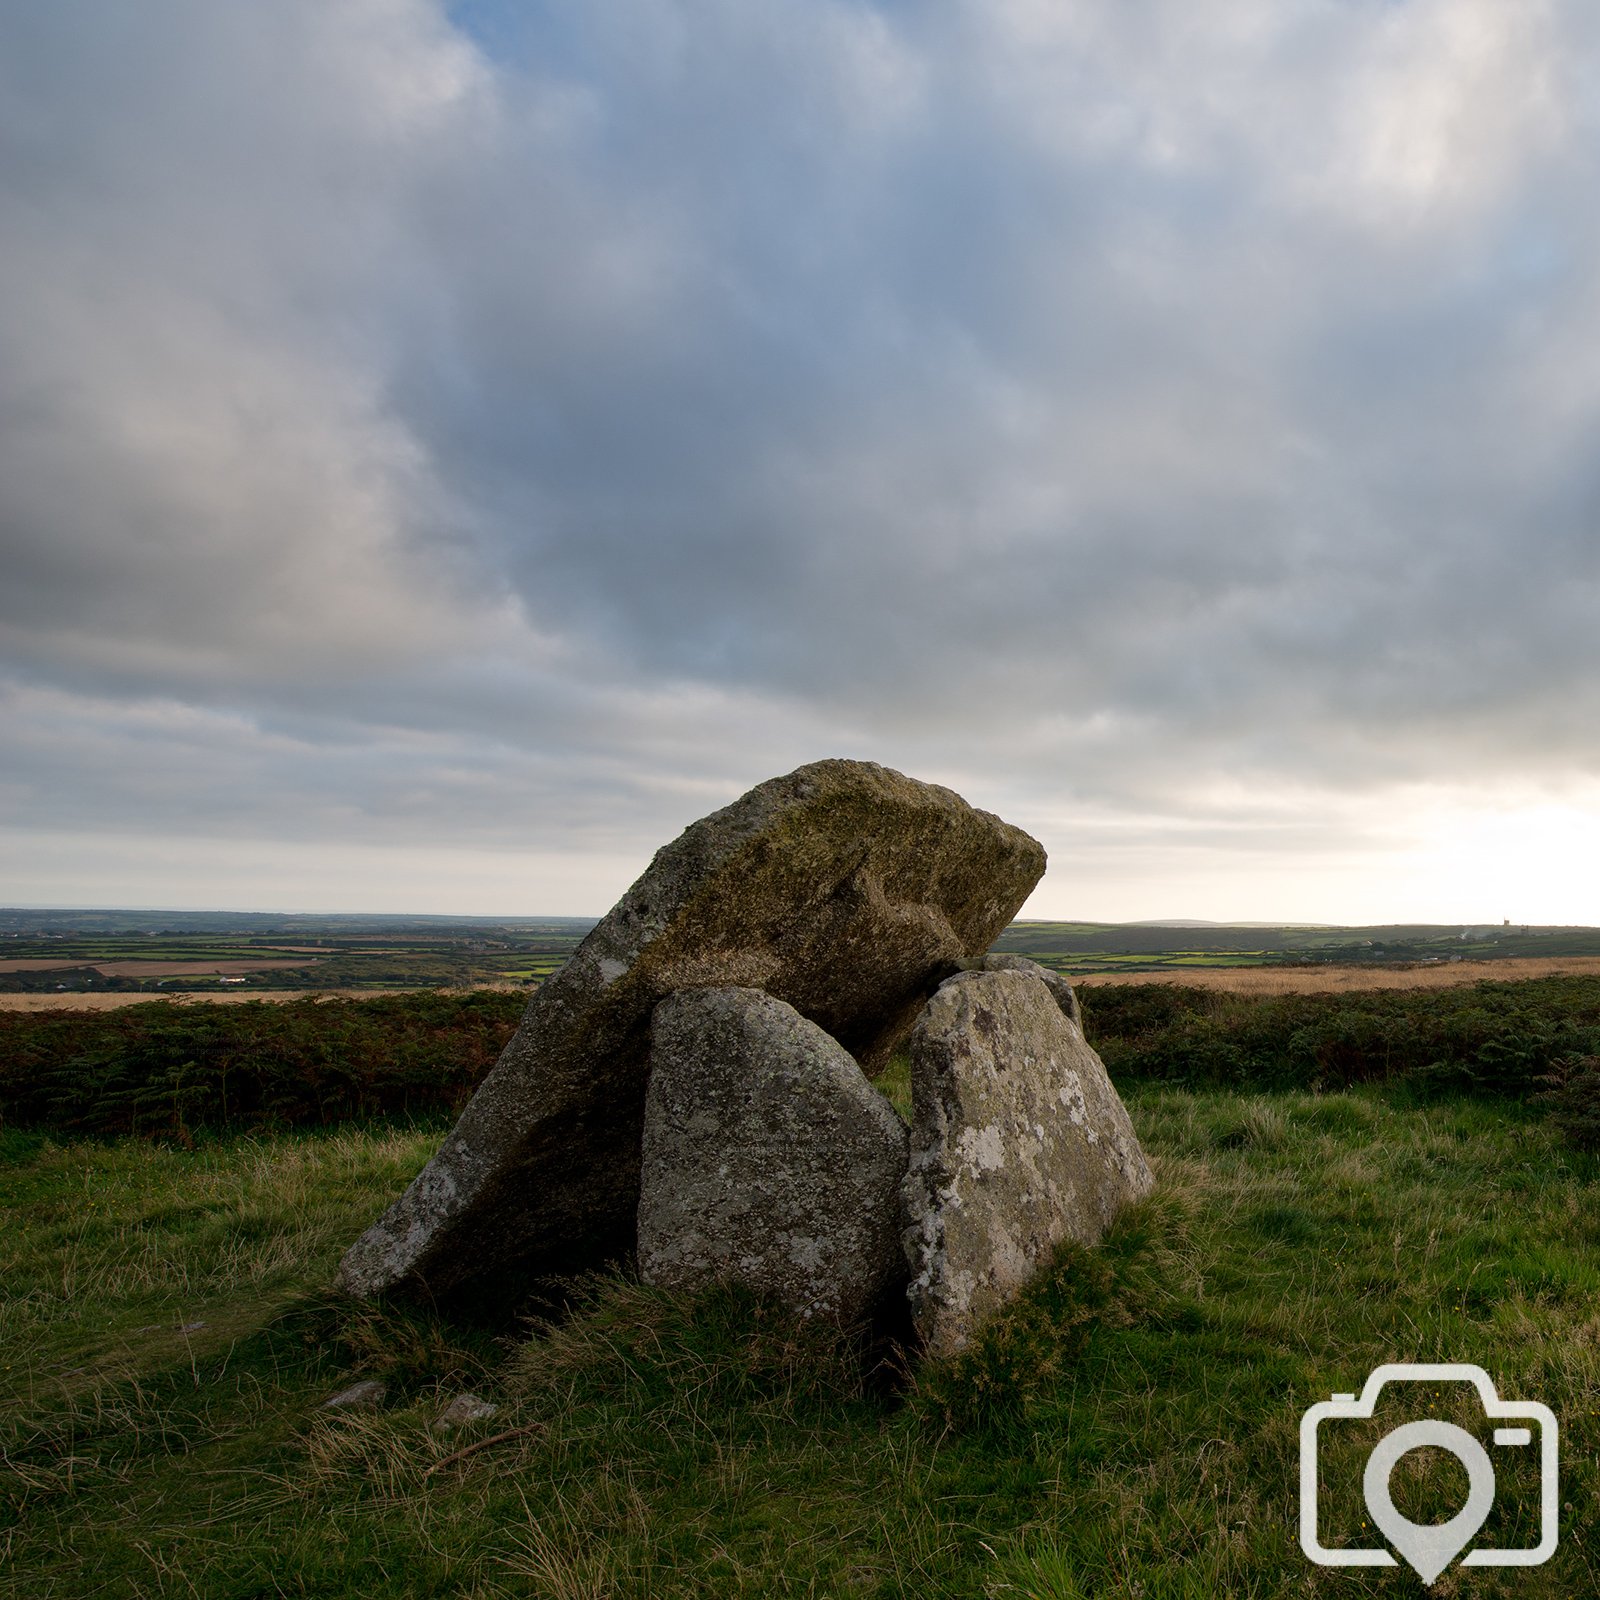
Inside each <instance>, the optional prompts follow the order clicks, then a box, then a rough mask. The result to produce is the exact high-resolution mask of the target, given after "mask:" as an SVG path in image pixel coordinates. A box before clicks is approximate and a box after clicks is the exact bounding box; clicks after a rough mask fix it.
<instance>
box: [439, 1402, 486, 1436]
mask: <svg viewBox="0 0 1600 1600" xmlns="http://www.w3.org/2000/svg"><path fill="white" fill-rule="evenodd" d="M499 1409H500V1407H499V1406H497V1405H496V1404H495V1403H494V1402H493V1401H492V1400H484V1399H481V1398H480V1397H479V1396H477V1395H475V1394H458V1395H457V1396H456V1397H455V1399H453V1400H452V1401H451V1402H450V1404H449V1405H447V1406H446V1407H445V1408H444V1410H443V1411H441V1412H440V1413H439V1415H438V1416H437V1417H435V1418H434V1421H433V1425H434V1427H435V1428H436V1429H437V1430H438V1431H439V1432H440V1433H448V1432H449V1431H450V1430H451V1429H452V1428H461V1427H465V1426H466V1424H467V1423H469V1422H482V1421H483V1419H484V1418H485V1417H492V1416H493V1415H494V1414H495V1412H497V1411H498V1410H499Z"/></svg>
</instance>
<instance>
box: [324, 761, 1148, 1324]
mask: <svg viewBox="0 0 1600 1600" xmlns="http://www.w3.org/2000/svg"><path fill="white" fill-rule="evenodd" d="M1044 865H1045V855H1044V850H1043V848H1042V847H1041V846H1040V845H1039V843H1038V842H1037V841H1036V840H1034V839H1032V838H1030V837H1029V836H1028V835H1027V834H1026V833H1024V832H1023V831H1022V830H1021V829H1019V828H1015V827H1013V826H1011V825H1010V824H1008V823H1006V822H1003V821H1001V820H1000V819H999V818H998V817H995V816H992V815H991V814H989V813H988V812H984V811H979V810H977V809H975V808H974V807H972V806H969V805H968V804H967V803H966V802H965V801H964V800H962V799H961V797H960V796H959V795H957V794H955V793H953V792H952V791H951V790H949V789H944V788H940V787H938V786H936V785H933V784H926V783H920V782H917V781H916V780H914V779H911V778H907V777H905V776H903V775H902V774H900V773H898V772H894V771H891V770H890V769H889V768H887V767H881V766H877V765H874V764H872V763H869V762H859V761H839V760H836V761H819V762H815V763H813V764H811V765H809V766H805V767H801V768H800V769H798V770H797V771H795V772H792V773H789V774H788V775H787V776H785V777H781V778H773V779H771V780H769V781H768V782H766V783H763V784H760V785H758V786H757V787H756V788H754V789H752V790H751V791H750V792H749V793H748V794H746V795H744V796H743V797H742V798H741V799H739V800H736V801H735V802H734V803H733V804H732V805H730V806H727V807H725V808H724V809H723V810H721V811H717V812H714V813H713V814H712V815H710V816H708V817H704V818H702V819H701V820H700V821H699V822H696V823H694V824H692V825H691V826H690V827H689V828H688V829H686V830H685V831H684V833H683V834H682V835H680V836H679V837H678V838H677V839H676V840H674V841H673V842H672V843H671V844H669V845H667V846H665V847H664V848H663V849H662V850H660V851H659V852H657V854H656V856H655V859H654V860H653V861H652V862H651V864H650V866H649V867H648V868H647V869H646V870H645V872H644V874H643V876H642V877H641V878H640V879H639V880H638V882H637V883H635V884H634V885H633V887H632V888H631V889H629V890H628V892H627V893H626V894H625V895H624V896H623V897H622V899H621V900H620V901H619V902H618V903H617V905H616V906H615V907H614V908H613V910H612V911H611V912H610V913H609V914H608V915H607V916H606V917H605V918H604V919H603V920H602V921H601V922H600V923H599V924H598V925H597V926H596V927H595V928H594V929H593V931H592V932H591V933H590V934H589V935H588V937H587V938H585V939H584V941H583V942H582V944H580V945H579V947H578V949H577V950H576V951H575V952H574V954H573V956H572V958H571V960H570V961H568V963H567V964H566V966H564V967H563V968H562V969H561V970H560V971H559V972H557V973H556V974H555V975H554V976H553V977H551V978H550V979H548V980H547V981H546V982H545V983H544V984H543V985H542V986H541V988H540V989H539V990H538V991H537V992H536V993H535V995H534V996H533V999H532V1001H531V1002H530V1004H529V1006H528V1009H527V1011H526V1013H525V1014H524V1016H523V1019H522V1022H521V1025H520V1026H519V1027H518V1029H517V1032H516V1035H515V1036H514V1037H513V1038H512V1040H511V1042H510V1043H509V1044H508V1045H507V1046H506V1048H505V1050H504V1052H503V1053H502V1055H501V1057H500V1059H499V1061H498V1062H497V1063H496V1065H495V1066H494V1068H493V1070H492V1071H491V1072H490V1073H489V1075H488V1077H487V1078H485V1079H484V1081H483V1083H482V1085H481V1086H480V1087H479V1089H478V1092H477V1094H476V1095H475V1096H474V1097H473V1099H472V1101H471V1102H470V1104H469V1105H468V1106H467V1108H466V1110H465V1111H464V1112H463V1113H462V1116H461V1119H460V1121H459V1122H458V1123H457V1124H456V1126H455V1128H454V1129H453V1130H452V1131H451V1132H450V1134H449V1135H448V1136H447V1137H446V1139H445V1140H444V1143H443V1144H442V1145H441V1146H440V1148H439V1150H438V1152H437V1153H436V1154H435V1156H434V1157H433V1159H432V1160H431V1161H430V1162H429V1163H428V1165H427V1166H426V1167H425V1168H424V1169H423V1170H422V1172H421V1173H420V1174H419V1175H418V1176H417V1178H416V1179H415V1181H414V1182H413V1183H412V1184H411V1186H410V1187H409V1188H408V1189H407V1190H406V1191H405V1192H404V1193H403V1194H402V1195H401V1196H400V1197H399V1199H397V1200H396V1201H395V1202H394V1204H393V1205H392V1206H390V1208H389V1209H388V1211H387V1212H385V1213H384V1215H383V1216H382V1217H380V1218H379V1219H378V1220H377V1221H376V1222H375V1223H374V1224H373V1225H372V1227H370V1228H369V1229H368V1230H367V1231H366V1233H364V1234H363V1235H362V1236H361V1237H360V1238H359V1239H358V1240H357V1241H356V1242H355V1244H354V1245H352V1246H351V1248H350V1250H349V1251H348V1252H347V1253H346V1255H345V1257H344V1260H343V1262H342V1263H341V1265H340V1269H339V1281H340V1284H341V1286H342V1288H343V1289H344V1290H345V1291H346V1292H347V1293H349V1294H352V1295H354V1296H357V1297H360V1298H370V1297H373V1296H377V1295H383V1294H388V1293H391V1292H399V1293H411V1294H420V1295H424V1296H427V1297H429V1298H440V1297H444V1296H448V1295H450V1294H451V1293H453V1292H456V1291H458V1290H460V1289H462V1288H464V1287H465V1286H467V1285H469V1284H471V1283H473V1282H474V1281H475V1280H484V1279H487V1278H489V1277H491V1276H492V1275H493V1274H496V1273H498V1272H500V1271H503V1270H506V1269H515V1270H523V1271H538V1270H540V1269H541V1268H544V1269H547V1270H549V1269H554V1268H556V1267H560V1268H562V1269H566V1270H570V1269H571V1268H572V1267H573V1266H574V1265H581V1264H583V1263H584V1262H586V1261H587V1262H590V1263H592V1262H594V1261H597V1260H600V1259H604V1258H605V1257H606V1256H607V1255H610V1254H614V1253H616V1251H617V1250H618V1249H619V1247H620V1248H627V1247H629V1246H631V1247H633V1248H634V1249H636V1251H637V1255H638V1261H639V1267H640V1271H641V1274H642V1275H643V1276H644V1277H645V1279H646V1280H647V1281H650V1282H652V1283H657V1284H662V1285H669V1286H680V1287H685V1288H696V1287H700V1286H704V1285H708V1284H711V1283H716V1282H730V1281H731V1282H735V1283H740V1284H743V1285H745V1286H747V1287H749V1288H751V1289H754V1290H756V1291H757V1292H759V1293H761V1294H763V1295H766V1296H769V1297H771V1298H773V1299H775V1300H777V1301H778V1302H780V1303H782V1304H783V1305H785V1306H786V1307H788V1308H789V1310H790V1311H791V1312H792V1313H793V1314H794V1315H796V1316H799V1317H817V1316H821V1317H826V1318H829V1319H831V1320H834V1321H837V1322H839V1323H840V1324H841V1325H851V1324H855V1323H859V1322H861V1321H863V1320H865V1319H866V1318H868V1317H870V1316H872V1315H873V1314H874V1313H876V1312H878V1311H881V1310H882V1309H884V1307H885V1306H886V1304H887V1303H888V1302H889V1301H890V1300H891V1299H892V1298H893V1297H896V1296H898V1295H900V1294H905V1295H907V1296H908V1297H909V1302H910V1309H911V1314H912V1317H913V1320H914V1323H915V1326H916V1329H917V1332H918V1334H919V1336H920V1337H921V1340H922V1342H923V1344H924V1345H925V1347H926V1348H927V1349H928V1350H929V1351H930V1352H932V1353H935V1354H943V1353H949V1352H952V1351H955V1350H958V1349H960V1348H961V1347H962V1346H963V1345H964V1344H966V1343H967V1342H968V1341H969V1340H970V1338H971V1337H972V1334H973V1332H974V1330H975V1329H976V1328H977V1327H979V1326H980V1325H981V1323H982V1321H983V1319H984V1317H985V1316H987V1315H988V1314H989V1313H990V1312H992V1311H993V1310H995V1309H996V1308H998V1307H999V1306H1001V1305H1003V1304H1004V1303H1005V1302H1006V1301H1007V1300H1008V1299H1009V1298H1010V1297H1011V1296H1013V1295H1014V1294H1015V1293H1016V1292H1017V1291H1018V1290H1019V1289H1020V1288H1021V1287H1022V1285H1023V1284H1025V1283H1026V1282H1027V1280H1028V1278H1029V1277H1030V1276H1031V1275H1032V1274H1033V1273H1034V1272H1035V1271H1036V1270H1038V1268H1040V1267H1041V1266H1043V1265H1045V1264H1047V1263H1048V1261H1049V1259H1050V1257H1051V1255H1052V1253H1053V1252H1054V1250H1055V1249H1056V1247H1057V1246H1058V1245H1059V1244H1061V1243H1062V1242H1063V1241H1065V1240H1067V1239H1075V1240H1078V1241H1079V1242H1081V1243H1088V1244H1092V1243H1094V1242H1096V1241H1097V1240H1098V1239H1099V1238H1101V1237H1102V1236H1103V1234H1104V1232H1105V1229H1106V1228H1107V1226H1109V1224H1110V1221H1111V1219H1112V1218H1113V1217H1114V1216H1115V1215H1116V1213H1117V1211H1118V1210H1119V1209H1120V1207H1121V1206H1122V1205H1124V1204H1125V1203H1127V1202H1128V1201H1129V1200H1131V1199H1134V1198H1136V1197H1138V1196H1139V1195H1141V1194H1143V1193H1145V1192H1146V1191H1147V1190H1148V1189H1149V1187H1150V1184H1151V1177H1150V1171H1149V1168H1148V1166H1147V1165H1146V1163H1145V1160H1144V1156H1143V1154H1142V1153H1141V1151H1140V1149H1139V1145H1138V1141H1137V1139H1136V1138H1135V1136H1134V1133H1133V1130H1132V1127H1131V1125H1130V1124H1129V1122H1128V1117H1127V1113H1126V1111H1125V1110H1124V1108H1123V1106H1122V1103H1121V1101H1120V1100H1119V1099H1118V1097H1117V1093H1116V1090H1115V1089H1114V1088H1113V1087H1112V1085H1111V1083H1110V1081H1109V1079H1108V1078H1107V1076H1106V1073H1105V1069H1104V1067H1103V1066H1102V1065H1101V1063H1100V1060H1099V1058H1098V1057H1097V1056H1096V1055H1095V1053H1094V1051H1093V1050H1091V1049H1090V1048H1089V1046H1088V1045H1087V1044H1086V1043H1085V1042H1084V1039H1083V1034H1082V1030H1081V1026H1080V1022H1079V1017H1078V1011H1077V1001H1076V997H1075V996H1074V995H1073V993H1072V989H1071V986H1070V984H1068V983H1067V982H1066V980H1065V979H1062V978H1060V977H1058V976H1056V975H1055V974H1053V973H1048V972H1046V971H1045V970H1044V969H1043V968H1041V967H1038V966H1036V965H1035V964H1034V963H1032V962H1028V961H1024V960H1023V959H1022V958H1020V957H1015V956H1003V955H1002V956H994V955H987V954H986V952H987V951H988V948H989V946H990V945H991V944H992V943H993V941H994V940H995V938H996V937H997V936H998V935H999V934H1000V932H1001V931H1002V930H1003V929H1004V928H1005V927H1006V926H1007V925H1008V924H1009V923H1010V921H1011V920H1012V918H1013V917H1014V916H1015V915H1016V912H1017V911H1018V909H1019V908H1020V907H1021V905H1022V903H1023V902H1024V901H1025V900H1026V899H1027V897H1028V895H1029V893H1030V892H1031V891H1032V889H1033V887H1034V885H1035V884H1036V883H1037V882H1038V880H1039V878H1040V876H1041V875H1042V873H1043V871H1044ZM901 1048H909V1055H910V1063H911V1079H912V1101H913V1117H912V1124H911V1127H910V1128H909V1129H908V1128H907V1126H906V1124H905V1123H904V1122H903V1121H902V1120H901V1118H900V1116H899V1114H898V1113H897V1112H896V1111H895V1110H894V1108H893V1107H892V1106H891V1105H890V1104H889V1102H888V1100H887V1099H886V1098H885V1097H884V1096H883V1095H882V1094H881V1093H880V1092H879V1091H878V1089H876V1088H875V1087H874V1086H873V1084H872V1082H871V1078H872V1076H873V1075H875V1074H877V1073H878V1072H880V1071H881V1070H882V1068H883V1067H884V1066H885V1065H887V1063H888V1061H889V1059H890V1057H891V1056H892V1055H893V1054H894V1053H895V1052H896V1051H897V1050H899V1049H901Z"/></svg>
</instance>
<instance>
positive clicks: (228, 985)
mask: <svg viewBox="0 0 1600 1600" xmlns="http://www.w3.org/2000/svg"><path fill="white" fill-rule="evenodd" d="M592 926H593V923H592V922H591V921H589V920H586V919H582V918H564V919H563V918H542V919H541V918H531V919H526V920H523V921H504V922H490V921H471V920H466V919H459V918H442V917H434V918H404V917H365V918H363V917H315V916H299V917H289V916H278V915H268V914H264V913H261V914H257V913H248V914H246V913H221V912H216V913H198V912H196V913H171V912H106V911H100V912H94V911H84V912H39V911H32V912H30V911H3V910H0V1009H4V1008H7V1007H12V1008H16V1007H21V1008H24V1009H37V1008H38V1007H39V1006H40V1005H41V1004H51V1005H60V1006H80V1005H81V1006H89V1007H92V1008H101V1007H104V1006H108V1005H111V1004H115V1003H121V1002H122V1001H124V1000H126V999H129V998H131V999H138V998H141V997H154V996H161V997H164V998H170V997H172V996H174V995H177V994H187V995H191V996H193V997H195V998H208V999H210V998H216V999H223V998H226V999H234V998H238V997H240V996H247V997H249V998H259V999H268V998H271V999H278V998H282V997H284V996H286V995H287V996H293V995H295V994H305V993H308V992H317V993H331V994H353V993H376V992H384V991H389V992H396V991H408V990H419V989H428V988H471V987H499V986H504V985H511V986H521V987H524V988H533V987H536V986H537V985H538V984H539V983H540V982H542V981H543V979H545V978H547V977H549V975H550V974H551V973H552V972H554V971H555V970H556V969H557V968H558V967H559V966H560V965H561V964H562V963H563V962H564V961H565V960H566V959H567V957H568V956H569V955H570V954H571V953H572V951H573V950H574V949H575V948H576V946H577V944H578V943H579V941H580V940H581V939H582V938H583V936H584V934H585V933H587V932H588V931H589V929H590V928H591V927H592ZM995 949H996V950H1000V951H1010V952H1014V953H1018V954H1023V955H1027V956H1030V957H1032V958H1033V959H1034V960H1036V961H1040V962H1042V963H1043V964H1044V965H1046V966H1049V967H1052V968H1054V969H1055V970H1056V971H1059V972H1062V973H1065V974H1067V975H1069V976H1071V977H1072V978H1073V979H1075V980H1078V981H1083V982H1087V983H1094V982H1102V981H1125V982H1131V983H1144V982H1149V981H1153V980H1165V981H1172V982H1178V983H1193V984H1198V985H1202V986H1206V987H1211V986H1220V987H1223V988H1227V989H1239V990H1249V991H1254V992H1264V993H1265V992H1280V993H1290V992H1298V993H1315V992H1324V991H1337V990H1342V989H1363V988H1370V987H1396V988H1405V987H1413V986H1418V985H1427V986H1431V985H1434V984H1459V983H1466V982H1473V981H1476V980H1477V979H1480V978H1492V977H1500V976H1506V977H1513V976H1514V977H1535V976H1543V975H1545V974H1548V973H1551V972H1558V971H1559V972H1588V971H1600V930H1595V929H1588V928H1511V927H1507V926H1495V927H1491V926H1481V927H1473V928H1457V927H1454V926H1452V927H1449V928H1439V927H1420V926H1418V927H1398V928H1325V927H1316V928H1308V927H1283V928H1264V927H1256V926H1249V927H1228V926H1224V925H1220V924H1217V925H1210V924H1204V925H1194V924H1185V925H1171V926H1163V925H1153V924H1125V925H1113V924H1100V923H1076V922H1072V923H1069V922H1039V921H1024V922H1016V923H1013V924H1012V925H1011V926H1010V927H1009V928H1007V929H1006V930H1005V932H1004V933H1003V934H1001V936H1000V938H999V939H998V940H997V941H996V942H995ZM52 997H53V998H52ZM108 997H114V998H108Z"/></svg>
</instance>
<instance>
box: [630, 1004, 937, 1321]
mask: <svg viewBox="0 0 1600 1600" xmlns="http://www.w3.org/2000/svg"><path fill="white" fill-rule="evenodd" d="M651 1032H652V1043H651V1046H650V1090H649V1094H648V1095H647V1097H646V1099H645V1109H644V1162H643V1172H642V1176H641V1181H640V1189H639V1270H640V1273H641V1274H642V1275H643V1277H644V1279H645V1281H646V1282H648V1283H658V1284H663V1285H668V1286H671V1287H675V1288H700V1287H703V1286H706V1285H709V1284H713V1283H738V1284H742V1285H744V1286H745V1287H747V1288H750V1289H754V1290H756V1291H757V1292H758V1293H760V1294H765V1295H770V1296H771V1297H772V1298H774V1299H775V1300H777V1301H778V1302H780V1303H781V1304H782V1305H784V1306H786V1307H787V1308H788V1309H789V1310H790V1311H792V1312H795V1313H798V1314H799V1315H800V1316H803V1317H810V1316H822V1317H826V1318H829V1319H830V1320H832V1321H836V1322H839V1323H843V1324H851V1323H856V1322H859V1321H861V1320H862V1319H864V1318H865V1317H867V1316H868V1315H869V1314H870V1313H871V1312H872V1310H873V1308H874V1306H876V1305H877V1304H879V1303H880V1302H881V1301H883V1300H884V1298H885V1297H886V1295H887V1294H888V1293H889V1292H890V1291H891V1290H893V1289H895V1288H896V1287H898V1286H900V1285H903V1284H904V1282H905V1260H904V1258H903V1256H902V1254H901V1250H900V1231H901V1218H900V1184H901V1180H902V1179H903V1178H904V1177H905V1172H906V1125H905V1123H903V1122H902V1121H901V1120H900V1117H899V1115H898V1113H897V1112H896V1111H895V1109H894V1107H893V1106H891V1105H890V1104H889V1102H888V1101H887V1100H885V1099H884V1097H883V1096H882V1095H881V1094H879V1092H878V1091H877V1090H876V1089H874V1088H873V1087H872V1085H871V1084H870V1083H868V1082H867V1079H866V1075H865V1074H864V1073H863V1072H862V1070H861V1068H860V1067H858V1066H857V1065H856V1063H855V1061H854V1059H853V1058H852V1057H851V1055H850V1053H849V1052H848V1051H847V1050H846V1049H845V1048H844V1046H843V1045H841V1044H839V1043H838V1042H837V1041H836V1040H834V1039H833V1038H831V1037H830V1036H829V1035H828V1034H826V1033H824V1032H823V1031H822V1029H821V1028H819V1027H818V1026H817V1025H816V1023H814V1022H807V1021H806V1019H805V1018H804V1017H802V1016H801V1015H800V1013H799V1012H798V1011H796V1010H795V1009H794V1007H793V1006H790V1005H785V1004H784V1002H783V1001H782V1000H775V999H773V997H772V996H771V995H769V994H763V993H762V992H761V991H760V990H759V989H731V988H726V989H680V990H679V991H678V992H677V993H676V994H672V995H668V996H667V998H666V999H665V1000H663V1001H662V1002H661V1004H660V1005H658V1006H657V1007H656V1010H655V1020H654V1022H653V1024H652V1028H651Z"/></svg>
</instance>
